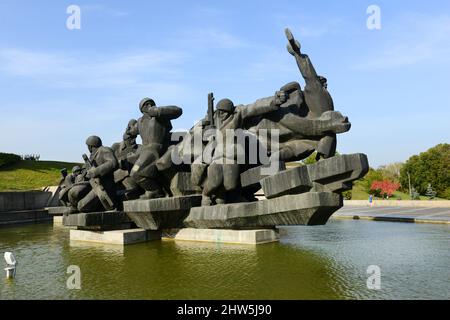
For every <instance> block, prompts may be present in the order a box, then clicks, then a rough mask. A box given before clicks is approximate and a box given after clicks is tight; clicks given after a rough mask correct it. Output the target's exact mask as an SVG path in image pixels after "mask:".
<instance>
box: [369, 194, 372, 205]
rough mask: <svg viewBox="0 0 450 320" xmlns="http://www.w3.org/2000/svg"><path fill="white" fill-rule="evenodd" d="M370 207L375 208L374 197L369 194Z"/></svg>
mask: <svg viewBox="0 0 450 320" xmlns="http://www.w3.org/2000/svg"><path fill="white" fill-rule="evenodd" d="M369 206H373V195H371V194H369Z"/></svg>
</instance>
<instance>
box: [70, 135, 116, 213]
mask: <svg viewBox="0 0 450 320" xmlns="http://www.w3.org/2000/svg"><path fill="white" fill-rule="evenodd" d="M86 145H87V147H88V150H89V152H90V156H89V160H90V163H91V164H92V167H91V168H90V169H89V170H88V171H87V174H86V179H93V178H98V180H99V183H100V184H101V185H102V187H103V189H104V190H105V192H106V193H107V194H108V196H109V197H110V198H111V199H116V185H115V183H114V171H115V170H116V169H117V168H118V163H117V159H116V157H115V155H114V152H113V150H112V149H111V148H108V147H105V146H103V144H102V140H101V139H100V138H99V137H98V136H90V137H88V138H87V139H86ZM87 190H89V191H88V192H87ZM69 200H70V202H71V204H72V205H73V206H74V205H76V206H77V209H78V210H79V211H81V212H91V211H96V210H103V208H102V205H101V202H100V199H99V197H98V195H97V193H96V190H94V189H90V188H89V186H88V185H87V184H86V183H83V184H81V187H80V188H77V189H76V190H73V192H72V190H71V191H70V192H69Z"/></svg>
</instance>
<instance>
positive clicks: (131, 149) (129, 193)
mask: <svg viewBox="0 0 450 320" xmlns="http://www.w3.org/2000/svg"><path fill="white" fill-rule="evenodd" d="M136 124H137V121H136V120H135V119H131V120H130V121H129V122H128V126H127V128H126V130H125V133H124V134H123V141H122V142H118V143H114V144H113V145H112V146H111V149H113V150H114V155H115V156H116V158H117V161H118V163H119V168H118V169H117V170H116V171H114V181H115V183H116V185H118V186H119V187H121V188H122V189H125V191H124V192H122V193H123V196H124V198H125V199H126V200H131V199H134V198H136V197H137V196H139V194H140V193H141V188H140V187H139V185H138V184H137V183H136V182H135V181H134V180H133V179H132V178H131V177H130V172H131V168H132V167H133V165H134V163H135V162H136V160H137V158H138V157H139V151H140V147H141V146H140V145H138V144H137V143H136V137H137V134H136V133H135V132H133V128H134V127H135V126H136Z"/></svg>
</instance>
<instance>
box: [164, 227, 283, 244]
mask: <svg viewBox="0 0 450 320" xmlns="http://www.w3.org/2000/svg"><path fill="white" fill-rule="evenodd" d="M172 239H174V240H180V241H181V240H182V241H202V242H214V243H237V244H262V243H268V242H275V241H278V240H279V238H278V233H277V231H276V230H274V229H259V230H227V229H193V228H185V229H180V230H179V231H178V232H177V233H176V235H175V236H174V237H173V238H172Z"/></svg>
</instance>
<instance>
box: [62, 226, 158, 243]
mask: <svg viewBox="0 0 450 320" xmlns="http://www.w3.org/2000/svg"><path fill="white" fill-rule="evenodd" d="M159 239H161V232H160V231H149V230H145V229H125V230H112V231H89V230H70V240H71V241H87V242H97V243H105V244H121V245H125V244H132V243H139V242H146V241H151V240H159Z"/></svg>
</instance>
